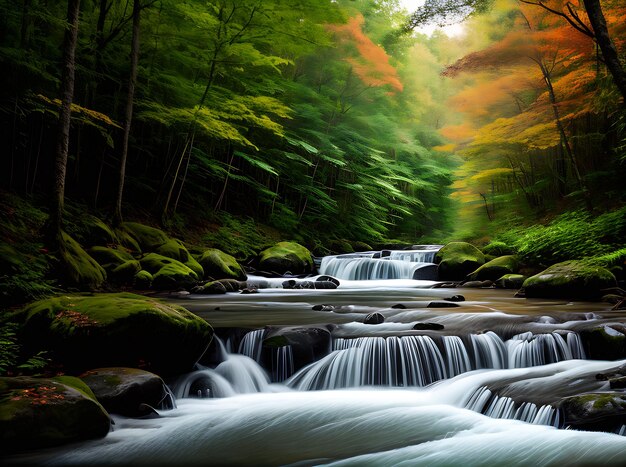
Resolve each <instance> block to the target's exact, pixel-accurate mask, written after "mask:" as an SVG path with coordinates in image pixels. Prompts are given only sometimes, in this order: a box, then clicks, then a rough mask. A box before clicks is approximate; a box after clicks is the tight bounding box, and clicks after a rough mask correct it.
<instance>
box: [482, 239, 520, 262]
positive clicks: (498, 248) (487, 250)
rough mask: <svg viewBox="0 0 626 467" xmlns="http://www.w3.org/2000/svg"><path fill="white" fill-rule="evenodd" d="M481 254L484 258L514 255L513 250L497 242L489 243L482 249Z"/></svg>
mask: <svg viewBox="0 0 626 467" xmlns="http://www.w3.org/2000/svg"><path fill="white" fill-rule="evenodd" d="M482 252H483V253H484V254H485V256H487V255H489V256H494V257H496V258H497V257H498V256H508V255H514V254H515V253H516V251H515V248H513V247H512V246H509V245H507V244H506V243H504V242H499V241H495V242H491V243H489V244H487V245H485V246H484V247H483V248H482Z"/></svg>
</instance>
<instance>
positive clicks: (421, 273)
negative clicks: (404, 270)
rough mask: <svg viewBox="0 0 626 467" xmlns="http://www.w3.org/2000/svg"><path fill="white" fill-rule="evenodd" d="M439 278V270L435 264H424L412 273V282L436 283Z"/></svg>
mask: <svg viewBox="0 0 626 467" xmlns="http://www.w3.org/2000/svg"><path fill="white" fill-rule="evenodd" d="M438 277H439V268H438V266H437V265H436V264H425V265H424V266H421V267H419V268H418V269H416V270H415V272H413V277H412V279H413V280H416V281H436V280H437V279H438Z"/></svg>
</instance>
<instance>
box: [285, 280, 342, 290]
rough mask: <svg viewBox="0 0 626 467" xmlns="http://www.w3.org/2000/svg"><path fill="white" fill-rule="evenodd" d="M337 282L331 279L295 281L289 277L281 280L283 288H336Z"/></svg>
mask: <svg viewBox="0 0 626 467" xmlns="http://www.w3.org/2000/svg"><path fill="white" fill-rule="evenodd" d="M336 288H337V284H335V283H334V282H331V281H321V282H318V281H300V282H298V281H296V280H294V279H290V280H287V281H284V282H283V289H295V290H300V289H336Z"/></svg>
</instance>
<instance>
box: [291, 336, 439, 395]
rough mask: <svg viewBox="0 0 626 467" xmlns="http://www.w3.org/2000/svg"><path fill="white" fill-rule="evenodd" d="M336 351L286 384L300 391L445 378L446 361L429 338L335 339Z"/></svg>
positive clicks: (424, 382)
mask: <svg viewBox="0 0 626 467" xmlns="http://www.w3.org/2000/svg"><path fill="white" fill-rule="evenodd" d="M333 348H334V351H333V352H332V353H331V354H329V355H327V356H326V357H324V358H323V359H322V360H320V361H318V362H316V363H313V364H312V365H309V366H308V367H306V368H303V369H302V370H300V371H299V372H298V373H296V374H295V375H294V376H293V377H292V378H290V379H289V380H288V381H287V384H288V385H289V386H291V387H293V388H296V389H299V390H319V389H339V388H349V387H359V386H372V385H376V386H394V387H399V386H426V385H428V384H430V383H433V382H435V381H439V380H441V379H444V378H446V367H445V363H444V359H443V357H442V355H441V353H440V352H439V349H438V348H437V345H436V344H435V342H434V341H433V340H432V339H431V338H430V337H429V336H404V337H395V336H393V337H388V338H386V339H385V338H382V337H360V338H356V339H336V340H335V341H334V343H333Z"/></svg>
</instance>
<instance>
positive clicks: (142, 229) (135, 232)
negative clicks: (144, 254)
mask: <svg viewBox="0 0 626 467" xmlns="http://www.w3.org/2000/svg"><path fill="white" fill-rule="evenodd" d="M120 230H123V231H126V232H127V233H128V234H129V235H130V236H131V237H132V238H133V239H134V240H135V241H136V242H137V243H138V244H139V246H140V248H141V249H142V251H155V250H156V249H157V248H158V247H159V246H161V245H163V244H165V243H167V241H168V240H169V237H168V236H167V234H166V233H165V232H163V231H162V230H160V229H157V228H154V227H150V226H149V225H144V224H140V223H138V222H124V223H122V225H121V226H120Z"/></svg>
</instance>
